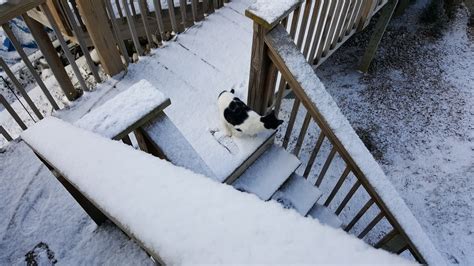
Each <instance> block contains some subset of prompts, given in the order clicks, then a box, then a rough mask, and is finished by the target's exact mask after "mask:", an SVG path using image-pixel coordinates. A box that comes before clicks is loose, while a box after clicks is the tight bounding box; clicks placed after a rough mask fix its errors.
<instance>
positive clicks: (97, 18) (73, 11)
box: [0, 0, 228, 141]
mask: <svg viewBox="0 0 474 266" xmlns="http://www.w3.org/2000/svg"><path fill="white" fill-rule="evenodd" d="M149 2H152V3H153V4H152V5H150V6H149V5H148V3H149ZM225 2H228V0H226V1H224V0H201V1H199V0H192V1H186V0H181V1H179V5H177V6H175V3H174V1H173V0H166V2H165V1H163V0H153V1H146V0H23V1H21V2H20V3H19V4H16V5H12V4H8V3H7V4H3V5H0V24H1V25H2V28H3V30H4V31H5V33H6V35H7V36H8V38H9V39H10V40H11V41H12V44H13V46H14V47H15V49H16V50H17V52H18V54H19V55H20V57H21V59H22V62H23V63H24V65H25V66H26V68H27V69H28V70H29V72H30V73H31V75H32V77H33V79H34V81H35V82H36V83H37V85H38V86H39V88H40V89H41V91H42V93H43V94H44V96H45V98H46V100H47V101H48V103H49V104H50V105H51V106H52V107H53V109H54V110H59V105H58V103H57V102H56V100H55V99H54V98H53V96H52V95H51V92H50V90H49V89H48V88H47V86H46V85H45V83H44V81H43V80H42V79H41V77H40V75H39V74H38V72H37V71H36V69H35V68H34V66H33V63H32V62H31V60H30V59H29V58H28V56H27V54H26V53H25V51H24V50H23V48H22V47H21V44H20V42H19V41H18V39H17V37H16V36H15V34H14V33H13V31H12V30H11V28H10V25H9V21H10V20H12V19H13V18H15V17H19V16H21V17H22V19H23V20H24V21H25V23H26V25H27V26H28V28H29V29H30V31H31V34H32V36H33V38H34V39H35V42H36V43H37V45H38V47H39V49H40V50H41V53H42V54H43V56H44V58H45V59H46V61H47V63H48V65H49V66H50V68H51V71H52V73H53V75H54V77H55V78H56V80H57V81H58V85H59V86H60V88H61V89H62V91H63V93H64V95H65V96H66V97H67V99H68V100H70V101H73V100H75V99H76V98H78V97H80V95H81V91H86V90H91V89H92V87H93V86H89V87H88V86H87V84H86V82H85V80H84V77H83V76H82V74H81V72H80V70H79V67H78V66H77V64H76V58H75V56H74V55H73V54H72V53H71V52H70V48H69V46H70V45H77V46H79V47H80V51H81V53H82V55H83V56H84V58H85V61H86V63H87V66H88V70H89V72H90V73H91V75H92V76H93V78H94V81H95V82H96V83H100V82H101V81H102V80H101V76H100V75H99V68H98V66H97V65H96V64H95V63H94V61H93V57H92V55H91V53H90V52H89V51H91V50H92V49H95V50H96V52H97V54H98V57H99V61H100V66H101V67H102V71H103V72H105V73H106V74H108V75H110V76H112V75H115V74H118V73H120V72H121V71H123V70H126V69H127V66H128V64H129V63H130V62H132V61H133V60H132V59H133V55H134V54H137V55H145V54H146V53H147V51H149V49H150V48H156V47H158V46H160V45H161V44H162V42H163V41H166V40H169V39H170V38H172V37H173V36H174V35H175V34H178V33H181V32H183V31H184V30H185V29H186V28H188V27H190V26H192V25H193V24H194V23H196V22H200V21H202V20H204V18H205V17H206V16H207V15H209V14H211V13H213V12H214V11H215V10H216V9H218V8H221V7H223V6H224V3H225ZM45 26H46V27H48V28H50V29H52V30H53V31H54V32H55V35H56V37H57V40H58V41H59V43H60V46H61V49H62V52H63V54H64V55H65V57H66V58H67V60H68V62H69V64H70V66H71V68H72V70H73V72H74V75H75V79H76V80H77V81H78V86H77V85H76V86H74V84H73V81H72V80H73V77H70V76H69V75H68V74H67V72H66V70H65V66H64V64H63V63H62V60H61V58H60V57H59V56H58V52H57V50H56V47H55V46H54V45H53V42H52V40H51V39H50V37H49V36H48V34H47V33H46V31H45V30H44V27H45ZM0 67H1V68H2V69H3V71H4V72H5V74H6V78H7V79H6V80H7V82H8V83H10V84H12V85H13V86H14V87H15V89H16V90H17V91H18V92H19V94H20V95H21V97H23V99H24V101H25V102H26V103H27V106H28V108H29V109H30V111H32V113H34V115H35V117H36V118H37V119H38V120H39V119H42V118H43V116H44V114H42V113H41V112H40V110H39V109H38V107H37V106H36V104H35V103H34V102H33V100H32V99H31V98H30V96H29V95H28V92H27V91H26V89H25V88H24V87H23V86H22V84H21V83H20V82H19V81H18V79H17V78H16V76H15V73H13V71H12V70H11V69H10V68H9V66H8V65H7V64H6V62H5V61H4V60H3V59H2V58H0ZM0 100H1V104H2V105H3V106H4V108H5V110H7V112H8V113H9V114H10V115H11V116H12V117H13V119H14V120H15V121H16V123H17V124H18V126H19V127H20V128H22V129H23V130H24V129H26V126H27V125H26V124H25V122H24V121H23V120H22V119H21V117H20V116H19V115H18V113H17V112H16V111H15V110H14V108H13V107H12V106H11V104H10V103H8V101H7V100H6V98H5V97H4V96H3V95H1V98H0ZM25 108H26V107H25ZM33 120H36V119H33ZM0 135H2V136H3V137H4V138H5V139H7V140H8V141H10V140H11V139H12V136H11V134H9V133H8V132H7V129H6V128H5V127H4V126H1V127H0Z"/></svg>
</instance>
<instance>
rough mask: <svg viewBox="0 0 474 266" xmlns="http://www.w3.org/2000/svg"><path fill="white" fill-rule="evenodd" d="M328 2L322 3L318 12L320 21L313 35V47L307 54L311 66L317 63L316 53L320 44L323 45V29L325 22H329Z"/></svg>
mask: <svg viewBox="0 0 474 266" xmlns="http://www.w3.org/2000/svg"><path fill="white" fill-rule="evenodd" d="M329 2H330V1H324V2H323V4H322V7H321V10H320V11H319V14H320V16H319V17H320V19H319V23H318V25H317V27H316V31H315V33H314V43H313V46H312V47H311V51H310V53H309V57H308V58H309V62H311V60H313V64H315V62H317V60H316V59H317V57H316V58H315V54H316V51H319V49H320V48H321V46H322V44H323V43H324V37H323V35H322V33H323V29H325V28H326V24H327V21H328V20H329V17H328V15H329ZM318 60H319V59H318Z"/></svg>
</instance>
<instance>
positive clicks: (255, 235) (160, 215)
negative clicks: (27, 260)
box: [22, 117, 409, 264]
mask: <svg viewBox="0 0 474 266" xmlns="http://www.w3.org/2000/svg"><path fill="white" fill-rule="evenodd" d="M71 137H72V138H73V139H74V141H71ZM22 138H23V139H24V140H25V142H27V144H28V145H29V146H30V147H32V148H33V149H34V150H35V151H36V152H37V153H38V154H39V155H40V156H41V157H42V158H43V159H45V160H46V161H48V162H49V163H50V164H51V165H53V166H55V167H56V169H57V170H58V171H59V172H60V173H62V174H63V175H64V176H65V177H66V178H67V179H68V180H69V181H70V182H71V183H72V184H74V186H76V187H77V188H78V189H79V190H80V191H81V192H82V193H84V195H85V196H87V197H88V198H89V199H90V200H91V201H93V202H94V203H95V204H97V206H98V207H100V208H101V209H102V210H105V211H106V214H107V215H108V216H109V217H113V218H114V220H115V221H117V222H118V223H119V226H121V227H122V229H124V230H125V231H126V232H127V233H128V234H129V235H133V236H134V237H135V238H137V239H139V240H140V242H141V243H142V245H144V246H145V247H146V249H147V250H148V251H149V252H150V253H151V254H153V255H154V256H156V257H157V258H158V259H161V260H162V261H163V262H164V263H166V264H192V263H206V264H207V263H219V264H224V263H234V264H235V263H268V264H276V263H279V264H289V263H292V264H295V263H341V264H349V263H351V264H353V263H373V262H374V261H376V262H377V263H378V264H384V263H396V264H408V263H409V262H407V261H406V260H404V259H403V258H401V257H398V256H395V255H393V254H389V253H387V252H385V251H382V250H376V249H374V248H372V247H371V246H369V245H367V244H366V243H364V242H362V241H360V240H359V239H356V238H355V237H353V236H350V235H348V234H346V233H345V232H343V231H341V230H335V229H332V228H329V227H326V226H323V225H321V224H320V223H319V222H317V221H316V220H312V219H308V218H304V217H301V216H300V215H299V214H298V213H296V212H295V211H292V210H285V209H283V208H282V207H281V206H280V205H279V204H277V203H275V202H263V201H261V200H259V199H258V198H257V197H255V196H253V195H249V194H246V193H241V192H238V191H236V190H234V189H233V188H232V187H230V186H227V185H224V184H220V183H218V182H214V181H212V180H211V179H209V178H207V177H205V176H202V175H199V174H196V173H193V172H191V171H189V170H187V169H184V168H180V167H177V166H174V165H172V164H171V163H169V162H167V161H164V160H160V159H158V158H156V157H153V156H151V155H149V154H146V153H143V152H140V151H137V150H135V149H133V148H132V147H129V146H127V145H124V144H122V143H120V142H117V141H112V140H110V139H106V138H103V137H101V136H99V135H97V134H94V133H92V132H89V131H86V130H83V129H80V128H76V127H74V126H73V125H70V124H67V123H66V122H63V121H61V120H58V119H56V118H53V117H49V118H46V119H44V120H42V121H41V122H39V123H37V124H35V125H34V126H33V127H31V128H30V129H28V130H27V131H25V132H24V133H23V134H22ZM52 144H54V145H52ZM282 228H284V230H282ZM315 247H317V248H315ZM269 254H271V255H269ZM341 254H343V256H341ZM158 255H159V257H158Z"/></svg>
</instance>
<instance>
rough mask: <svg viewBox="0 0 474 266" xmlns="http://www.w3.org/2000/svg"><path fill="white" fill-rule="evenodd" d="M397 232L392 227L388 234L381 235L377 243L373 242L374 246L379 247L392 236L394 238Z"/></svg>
mask: <svg viewBox="0 0 474 266" xmlns="http://www.w3.org/2000/svg"><path fill="white" fill-rule="evenodd" d="M347 231H348V230H346V232H347ZM397 234H398V232H397V230H396V229H395V228H393V229H392V230H391V231H390V232H388V234H386V235H385V236H384V237H382V238H381V239H380V240H379V241H377V243H375V245H374V248H380V247H382V246H383V245H385V244H386V243H387V242H388V241H390V240H391V239H392V238H394V237H395V236H396V235H397Z"/></svg>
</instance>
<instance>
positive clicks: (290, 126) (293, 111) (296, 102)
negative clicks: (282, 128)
mask: <svg viewBox="0 0 474 266" xmlns="http://www.w3.org/2000/svg"><path fill="white" fill-rule="evenodd" d="M299 107H300V100H299V99H298V98H296V99H295V100H294V103H293V108H292V109H291V114H290V120H289V121H288V127H287V128H286V133H285V137H283V148H285V149H286V148H288V142H289V141H290V136H291V132H292V131H293V126H294V125H295V120H296V115H297V114H298V109H299Z"/></svg>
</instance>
